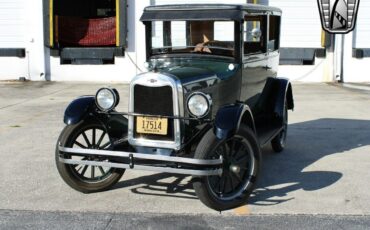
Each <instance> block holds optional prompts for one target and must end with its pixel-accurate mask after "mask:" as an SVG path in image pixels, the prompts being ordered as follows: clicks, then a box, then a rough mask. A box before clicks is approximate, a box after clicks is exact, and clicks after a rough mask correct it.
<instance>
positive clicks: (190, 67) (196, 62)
mask: <svg viewBox="0 0 370 230" xmlns="http://www.w3.org/2000/svg"><path fill="white" fill-rule="evenodd" d="M165 63H166V64H167V66H166V64H164V66H165V67H162V68H159V69H158V70H159V72H162V73H168V74H171V75H174V76H176V77H177V78H178V79H179V80H180V81H181V83H182V85H183V86H184V87H185V88H188V87H187V86H190V88H192V87H193V86H194V85H197V87H201V86H202V88H203V87H208V86H209V84H216V83H218V82H219V81H223V80H227V79H228V78H230V77H232V76H234V75H235V73H236V72H237V71H238V68H239V66H238V65H237V64H234V63H232V62H230V61H219V60H204V59H197V58H194V59H185V60H184V59H182V60H173V59H172V60H166V62H165ZM162 66H163V65H162Z"/></svg>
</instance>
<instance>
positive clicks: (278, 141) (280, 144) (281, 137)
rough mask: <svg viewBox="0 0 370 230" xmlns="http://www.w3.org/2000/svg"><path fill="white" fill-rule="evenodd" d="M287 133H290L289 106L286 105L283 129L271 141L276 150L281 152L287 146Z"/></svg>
mask: <svg viewBox="0 0 370 230" xmlns="http://www.w3.org/2000/svg"><path fill="white" fill-rule="evenodd" d="M287 135H288V108H287V107H286V106H285V109H284V114H283V129H282V130H281V131H280V133H279V134H278V135H277V136H276V137H274V139H272V141H271V146H272V149H273V150H274V152H276V153H280V152H282V151H283V150H284V148H285V146H286V138H287Z"/></svg>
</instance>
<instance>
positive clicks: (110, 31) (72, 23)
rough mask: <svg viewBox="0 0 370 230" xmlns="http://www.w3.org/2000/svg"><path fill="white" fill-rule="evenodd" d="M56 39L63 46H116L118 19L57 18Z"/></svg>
mask: <svg viewBox="0 0 370 230" xmlns="http://www.w3.org/2000/svg"><path fill="white" fill-rule="evenodd" d="M55 37H56V42H57V43H59V44H60V45H62V46H115V45H116V17H109V18H97V19H85V18H76V17H66V16H57V17H56V27H55Z"/></svg>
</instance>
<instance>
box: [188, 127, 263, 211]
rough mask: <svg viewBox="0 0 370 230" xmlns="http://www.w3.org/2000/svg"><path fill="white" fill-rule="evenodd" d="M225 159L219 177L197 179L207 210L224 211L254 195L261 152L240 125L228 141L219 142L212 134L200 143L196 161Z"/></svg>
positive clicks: (209, 132)
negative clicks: (208, 208)
mask: <svg viewBox="0 0 370 230" xmlns="http://www.w3.org/2000/svg"><path fill="white" fill-rule="evenodd" d="M221 156H222V158H223V161H224V163H223V167H222V169H223V172H222V175H220V176H207V177H197V178H194V183H193V186H194V189H195V192H196V194H197V195H198V197H199V199H200V200H201V201H202V202H203V203H204V204H205V205H207V206H208V207H210V208H212V209H215V210H218V211H222V210H227V209H231V208H235V207H238V206H240V205H242V204H245V203H246V202H247V199H248V198H249V196H250V194H251V193H252V191H253V188H254V185H255V182H256V178H257V174H258V170H259V167H260V159H261V151H260V148H259V145H258V142H257V139H256V136H255V134H254V132H253V131H252V130H251V129H250V128H248V127H246V126H243V125H241V127H240V128H239V131H238V132H237V133H236V134H235V135H234V136H233V137H231V138H229V139H227V140H222V141H220V140H218V139H217V138H216V136H215V135H214V133H213V130H210V131H208V133H207V134H206V135H205V136H204V137H203V139H202V140H201V142H200V143H199V145H198V147H197V149H196V152H195V158H197V159H219V158H220V157H221Z"/></svg>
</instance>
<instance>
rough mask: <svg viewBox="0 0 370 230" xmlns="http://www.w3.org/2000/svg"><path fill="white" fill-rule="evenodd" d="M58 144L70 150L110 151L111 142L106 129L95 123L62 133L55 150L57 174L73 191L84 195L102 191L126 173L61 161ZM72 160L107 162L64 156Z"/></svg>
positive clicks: (71, 127) (88, 122)
mask: <svg viewBox="0 0 370 230" xmlns="http://www.w3.org/2000/svg"><path fill="white" fill-rule="evenodd" d="M58 145H60V146H63V147H69V148H82V149H101V150H103V149H109V148H110V147H111V146H112V142H111V139H110V138H109V136H108V134H107V133H106V132H105V129H104V127H103V126H102V125H101V124H99V123H98V122H95V121H83V122H81V123H79V124H77V125H71V126H67V127H65V128H64V130H63V131H62V133H61V135H60V137H59V140H58V143H57V148H56V151H55V160H56V165H57V168H58V172H59V174H60V176H61V177H62V178H63V180H64V181H65V182H66V183H67V184H68V185H69V186H71V187H72V188H74V189H75V190H77V191H80V192H83V193H91V192H99V191H103V190H106V189H108V188H110V187H111V186H113V185H114V184H116V183H117V182H118V181H119V179H120V178H121V177H122V175H123V173H124V170H123V169H115V168H109V167H101V166H90V165H70V164H64V163H62V162H60V160H59V156H60V154H61V153H60V152H59V150H58ZM63 157H64V158H68V159H73V160H90V161H107V159H104V158H98V157H78V156H73V157H71V156H63Z"/></svg>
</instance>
